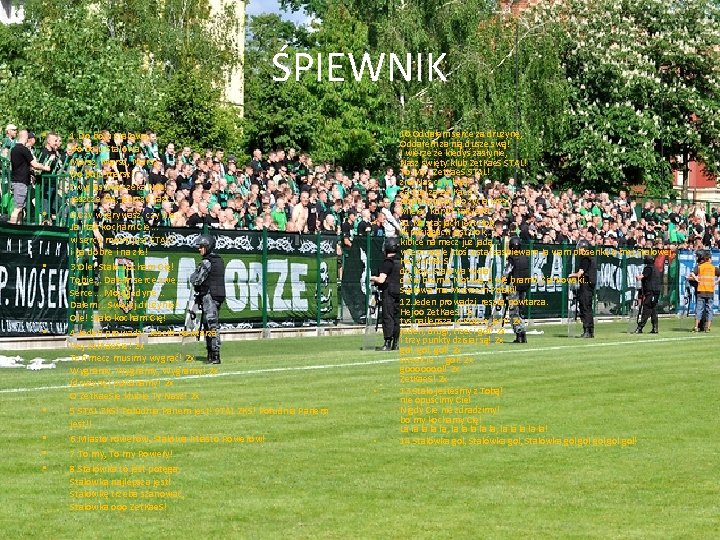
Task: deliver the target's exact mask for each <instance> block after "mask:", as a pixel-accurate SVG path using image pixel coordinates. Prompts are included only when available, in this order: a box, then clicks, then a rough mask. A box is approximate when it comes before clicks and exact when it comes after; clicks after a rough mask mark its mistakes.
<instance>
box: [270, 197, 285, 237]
mask: <svg viewBox="0 0 720 540" xmlns="http://www.w3.org/2000/svg"><path fill="white" fill-rule="evenodd" d="M270 216H271V217H272V220H273V221H274V222H275V224H276V225H277V230H278V231H284V230H285V229H286V228H287V214H286V213H285V197H278V198H277V199H276V200H275V208H273V209H272V211H271V212H270Z"/></svg>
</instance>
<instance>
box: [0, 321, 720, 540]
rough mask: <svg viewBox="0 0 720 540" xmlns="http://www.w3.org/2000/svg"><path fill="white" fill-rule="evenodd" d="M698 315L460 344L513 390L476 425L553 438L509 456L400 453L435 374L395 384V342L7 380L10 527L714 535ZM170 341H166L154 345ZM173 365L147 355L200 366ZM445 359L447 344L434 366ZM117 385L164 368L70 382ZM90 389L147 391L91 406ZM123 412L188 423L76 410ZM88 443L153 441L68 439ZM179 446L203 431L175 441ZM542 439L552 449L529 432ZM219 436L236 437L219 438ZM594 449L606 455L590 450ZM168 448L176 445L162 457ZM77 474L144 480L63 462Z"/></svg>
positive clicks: (713, 403)
mask: <svg viewBox="0 0 720 540" xmlns="http://www.w3.org/2000/svg"><path fill="white" fill-rule="evenodd" d="M691 324H692V323H691V322H690V321H684V320H683V321H678V320H675V319H673V320H663V321H661V331H662V333H661V334H659V335H657V336H652V335H649V334H644V335H638V336H635V335H628V334H627V333H625V331H626V329H627V325H626V324H625V323H616V324H598V325H597V327H596V336H597V337H596V339H594V340H580V339H570V338H567V337H565V334H566V333H567V327H565V326H555V327H553V326H546V327H540V328H541V329H542V330H544V332H545V333H544V334H543V335H540V336H534V335H529V336H528V339H529V343H528V344H526V345H511V344H492V345H490V346H480V347H473V346H462V350H461V354H460V355H459V358H461V359H462V363H461V364H457V367H458V368H459V371H458V372H455V373H449V374H447V376H448V379H449V380H448V383H447V385H446V386H457V387H472V388H502V393H501V395H500V396H497V395H491V394H490V395H478V396H475V397H474V398H473V403H472V405H474V406H482V407H491V408H492V407H494V408H496V409H497V411H496V412H494V413H488V414H482V415H479V416H480V417H481V424H484V425H485V426H489V425H493V426H496V427H497V428H498V429H500V426H505V427H509V426H515V427H516V428H519V426H531V425H532V426H536V427H537V426H544V429H545V430H546V431H545V432H544V433H542V434H537V433H533V434H529V433H518V432H516V433H514V434H510V433H495V434H493V437H494V438H496V439H498V438H501V437H505V438H507V437H510V436H511V435H512V437H513V438H519V440H520V444H517V445H515V446H512V447H508V446H507V445H491V444H475V445H471V444H469V441H470V437H471V434H470V433H465V434H462V433H458V434H455V435H450V434H448V435H447V437H453V438H459V437H464V439H465V444H463V445H461V446H451V445H442V444H435V445H431V446H428V445H417V444H401V437H407V438H411V439H412V438H418V437H421V436H424V435H426V434H423V433H417V434H414V433H412V432H411V433H408V434H403V433H401V432H400V427H401V423H400V417H401V416H404V415H403V414H401V412H400V407H401V406H402V405H403V404H402V403H401V401H400V398H401V397H403V396H402V395H401V387H403V388H409V387H413V386H423V385H410V384H404V383H403V384H402V385H401V383H400V367H401V364H400V362H399V356H398V354H397V352H395V353H383V352H367V351H361V350H360V346H361V343H362V336H353V337H337V338H335V337H332V338H330V337H326V338H294V339H278V340H270V341H268V340H266V341H257V342H234V343H230V342H228V343H225V344H224V345H223V364H222V365H221V366H219V371H218V373H217V374H216V375H211V374H207V375H202V376H196V375H185V376H183V375H182V374H174V373H163V372H161V371H158V372H157V373H156V374H155V375H152V376H145V375H143V376H134V377H123V376H118V375H117V374H114V375H113V376H111V377H108V376H105V375H102V374H97V375H84V376H81V375H78V374H77V373H71V369H75V368H79V367H100V366H99V364H97V363H94V364H89V363H80V362H62V363H59V364H58V368H57V369H54V370H46V371H37V372H32V371H28V370H20V369H17V370H11V369H6V370H0V423H1V424H0V425H2V427H3V429H2V432H3V445H2V448H3V456H2V460H0V477H2V479H3V481H2V487H3V489H2V491H1V492H0V531H1V532H2V536H3V537H4V538H53V539H54V538H58V539H65V538H67V539H71V538H72V539H79V538H124V539H125V538H127V539H131V538H152V539H157V538H192V539H198V538H643V539H644V538H663V539H666V538H717V537H718V530H720V528H719V526H718V524H719V522H720V507H719V505H720V503H719V501H720V482H718V480H719V479H720V459H718V458H719V457H720V456H719V455H718V448H719V447H720V436H719V435H718V432H717V425H718V421H717V395H718V391H719V390H720V384H719V380H720V378H719V375H720V363H719V362H718V360H719V359H720V346H719V345H718V342H717V337H716V335H715V334H712V333H709V334H699V335H692V334H690V333H689V328H690V325H691ZM378 341H379V342H380V341H381V338H380V337H378ZM179 351H180V348H179V346H174V345H173V346H167V345H166V346H163V347H149V348H148V349H147V350H145V351H141V352H142V353H143V354H158V355H162V354H165V355H167V354H174V353H177V352H179ZM5 354H9V353H5ZM67 354H68V351H67V350H62V351H56V352H54V353H52V354H50V353H47V352H45V351H41V352H39V353H36V352H35V351H33V352H28V353H27V354H25V353H23V356H24V357H25V358H27V359H30V358H32V357H34V356H37V355H40V356H44V357H46V358H48V357H51V356H54V357H61V356H66V355H67ZM93 354H110V355H112V354H120V353H117V352H103V353H100V352H96V353H93ZM124 354H138V351H126V352H125V353H124ZM180 360H181V361H180V362H178V363H172V364H159V363H153V364H150V363H148V364H145V365H144V367H154V368H158V369H159V370H161V369H162V368H168V367H173V368H175V367H191V368H198V367H201V366H202V364H200V363H198V362H194V363H189V362H183V361H182V358H181V359H180ZM442 362H443V360H442V355H439V358H438V359H436V362H435V365H441V364H442ZM132 366H134V367H138V366H137V364H130V365H126V366H124V367H132ZM104 367H110V368H112V369H115V368H117V367H118V364H112V363H111V364H109V365H105V366H104ZM109 379H125V380H139V379H142V380H152V379H161V380H159V381H157V382H158V383H159V386H158V387H154V388H117V387H111V388H107V387H93V388H82V389H78V388H77V387H71V386H70V384H71V381H73V380H85V381H88V380H98V381H102V380H109ZM425 386H434V387H440V386H443V385H442V384H440V383H436V384H433V385H425ZM80 392H105V393H107V392H113V393H114V392H119V393H120V394H121V395H122V394H124V392H131V393H148V394H150V399H149V400H148V401H138V400H132V401H131V400H120V401H114V402H108V401H89V400H82V399H79V398H78V394H79V393H80ZM71 393H75V394H76V396H75V399H71V397H70V396H71ZM156 393H157V394H161V395H162V396H163V397H162V398H161V399H154V397H153V396H154V395H155V394H156ZM122 406H128V407H135V408H142V407H146V408H163V407H166V408H172V409H174V410H175V411H176V413H177V414H162V413H161V414H157V415H152V414H80V415H77V414H70V409H71V408H72V407H95V408H97V409H99V408H100V407H122ZM188 409H189V410H191V411H193V412H192V413H190V414H185V413H184V412H182V411H186V410H188ZM270 409H274V411H275V412H277V411H278V409H280V410H281V411H282V410H283V409H284V411H282V412H284V413H285V414H267V413H269V412H270ZM196 410H197V411H200V412H197V413H196ZM291 410H294V412H295V414H290V411H291ZM203 411H205V412H203ZM221 411H224V412H221ZM181 412H182V414H180V413H181ZM261 412H262V414H261ZM423 412H424V411H423ZM88 420H90V422H91V424H90V425H89V426H85V427H82V426H80V427H78V426H77V425H75V427H74V428H71V422H72V421H88ZM411 425H412V424H411ZM465 427H466V428H467V427H469V425H466V426H465ZM451 428H452V426H449V427H448V429H451ZM88 435H94V436H108V437H112V436H131V437H142V436H147V437H148V440H149V442H129V443H121V442H108V443H78V442H75V443H71V440H70V437H73V436H75V437H77V436H88ZM472 435H474V436H476V437H479V436H480V434H477V435H475V434H472ZM156 436H157V437H165V439H164V441H165V442H154V440H155V437H156ZM182 436H185V437H187V438H188V439H187V440H189V437H191V436H195V437H198V442H185V443H179V442H168V441H169V440H172V439H171V437H175V438H176V439H175V440H178V439H180V438H181V437H182ZM483 436H485V437H490V434H488V433H486V434H483ZM540 436H541V437H544V438H546V439H556V438H558V439H560V441H561V442H560V444H546V445H538V444H525V443H524V441H525V439H526V438H528V437H529V438H532V437H536V438H537V437H540ZM199 437H205V438H207V439H206V440H212V437H219V438H220V442H217V443H214V442H199V441H201V440H202V439H199ZM223 437H226V438H223ZM227 437H229V438H230V440H232V442H222V441H223V440H225V441H228V439H227ZM241 437H242V439H241ZM250 437H252V438H253V439H252V442H250ZM593 439H596V441H600V440H603V441H607V443H608V444H609V446H600V445H595V446H593V445H592V443H590V444H588V445H585V446H578V442H580V443H582V442H583V441H588V440H589V441H592V440H593ZM613 439H615V440H618V441H620V440H621V439H625V440H626V442H627V444H626V445H625V446H621V445H620V444H613V443H612V441H613ZM573 440H574V441H575V442H574V443H572V444H570V441H573ZM93 451H95V452H104V453H105V459H104V460H103V459H102V456H101V455H100V454H97V453H96V454H94V457H93V454H92V452H93ZM163 451H165V452H170V451H171V452H172V453H171V454H169V453H167V454H165V455H162V454H153V452H163ZM84 452H88V455H87V456H88V457H83V456H84V454H83V453H84ZM113 452H119V453H120V454H119V457H112V456H113V455H115V454H113ZM126 452H136V454H135V455H134V457H131V454H129V453H127V454H126ZM137 452H146V453H147V454H143V457H140V454H138V453H137ZM79 466H106V467H107V466H116V467H118V468H121V467H123V466H126V467H128V471H131V470H132V467H133V466H135V467H145V470H144V471H142V470H140V472H137V470H136V472H135V474H131V473H130V472H127V473H122V472H121V470H119V471H118V472H115V473H110V472H104V473H95V474H94V473H81V472H77V469H76V471H75V472H71V471H70V467H79ZM44 467H46V468H44ZM150 467H156V469H152V470H153V471H155V472H152V473H150V472H149V471H150V470H151V469H150ZM169 467H175V468H177V471H176V472H173V469H169ZM101 478H105V479H116V480H118V481H123V479H124V481H129V480H135V481H139V480H142V481H144V480H148V481H151V483H153V482H155V481H157V482H163V483H164V484H163V485H159V486H154V485H151V486H150V487H144V488H135V489H134V491H136V492H137V493H138V494H139V493H140V492H141V491H144V492H146V493H150V494H153V493H154V494H155V495H157V494H158V493H160V492H164V493H165V494H166V495H167V494H173V498H168V497H162V498H160V497H159V496H156V497H154V498H147V497H145V498H140V496H139V495H138V497H137V498H129V497H125V498H123V497H117V498H112V497H108V498H103V497H92V496H91V497H80V498H79V497H77V494H78V493H82V492H88V491H90V492H93V491H95V492H101V491H107V492H122V491H125V492H128V491H133V488H131V487H118V486H115V487H113V486H108V487H102V486H77V485H71V480H77V479H85V480H88V479H101ZM126 485H127V484H126ZM73 504H83V505H85V504H86V505H89V506H90V507H93V505H95V506H97V507H98V508H97V509H92V510H83V511H78V510H73V509H72V507H71V505H73ZM102 504H107V505H108V510H102V506H101V505H102ZM133 504H135V505H143V504H150V505H156V509H155V510H150V509H144V510H131V509H130V506H131V505H133ZM112 505H116V506H117V505H127V507H128V509H126V510H122V509H115V510H111V509H109V508H110V507H111V506H112ZM162 505H164V507H163V506H162Z"/></svg>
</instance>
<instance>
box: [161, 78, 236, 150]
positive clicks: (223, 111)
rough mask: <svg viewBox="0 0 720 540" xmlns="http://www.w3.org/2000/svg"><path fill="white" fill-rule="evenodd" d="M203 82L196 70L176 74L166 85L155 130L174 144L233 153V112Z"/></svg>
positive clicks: (218, 93)
mask: <svg viewBox="0 0 720 540" xmlns="http://www.w3.org/2000/svg"><path fill="white" fill-rule="evenodd" d="M206 81H207V75H206V74H205V73H204V72H203V71H201V70H200V69H199V68H198V69H183V70H179V71H176V72H175V73H174V74H173V76H172V78H171V80H170V81H169V83H168V84H167V88H166V92H165V97H164V99H163V100H162V103H161V105H160V110H159V111H158V115H157V120H155V122H156V124H155V127H156V131H157V132H158V133H162V134H163V139H164V140H165V141H168V142H170V141H173V142H175V143H176V145H180V146H185V145H189V146H191V147H194V148H225V149H228V150H230V151H236V150H237V149H238V147H239V144H240V139H239V136H240V135H239V130H238V126H237V125H236V121H235V118H236V115H235V111H233V110H231V109H229V108H227V107H225V106H222V105H221V104H220V91H219V90H217V89H214V88H212V87H211V86H209V85H207V84H206Z"/></svg>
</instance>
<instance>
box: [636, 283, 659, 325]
mask: <svg viewBox="0 0 720 540" xmlns="http://www.w3.org/2000/svg"><path fill="white" fill-rule="evenodd" d="M658 300H660V293H655V292H650V293H646V294H645V296H644V297H643V302H642V317H640V322H639V323H638V327H639V328H642V327H643V326H645V324H647V320H648V319H650V321H651V322H652V326H653V328H657V325H658V313H657V305H658Z"/></svg>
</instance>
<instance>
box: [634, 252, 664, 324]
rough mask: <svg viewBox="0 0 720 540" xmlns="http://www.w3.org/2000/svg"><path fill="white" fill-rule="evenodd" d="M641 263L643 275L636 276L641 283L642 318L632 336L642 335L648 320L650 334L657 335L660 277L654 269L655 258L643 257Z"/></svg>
mask: <svg viewBox="0 0 720 540" xmlns="http://www.w3.org/2000/svg"><path fill="white" fill-rule="evenodd" d="M643 262H644V263H645V268H644V269H643V273H642V274H640V275H638V276H637V279H638V280H641V282H642V291H641V294H642V317H640V320H639V321H638V326H637V328H636V329H635V332H633V333H634V334H642V331H643V328H644V327H645V324H647V320H648V319H650V321H651V323H652V330H651V331H650V333H651V334H657V333H658V313H657V304H658V300H659V299H660V286H661V285H662V276H661V275H660V271H659V270H658V269H657V268H655V257H653V256H652V255H645V257H644V260H643Z"/></svg>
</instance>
